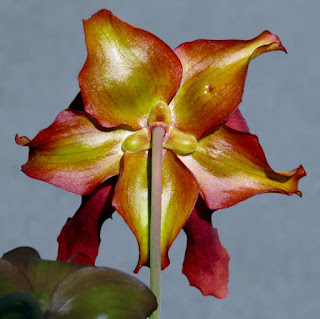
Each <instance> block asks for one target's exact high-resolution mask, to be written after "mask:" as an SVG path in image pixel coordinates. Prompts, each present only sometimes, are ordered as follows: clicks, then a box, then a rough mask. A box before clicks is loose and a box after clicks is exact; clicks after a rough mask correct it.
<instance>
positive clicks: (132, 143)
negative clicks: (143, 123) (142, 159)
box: [122, 128, 151, 153]
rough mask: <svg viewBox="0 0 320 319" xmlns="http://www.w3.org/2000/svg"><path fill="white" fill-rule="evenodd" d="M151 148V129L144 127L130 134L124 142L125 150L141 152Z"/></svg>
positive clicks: (123, 147)
mask: <svg viewBox="0 0 320 319" xmlns="http://www.w3.org/2000/svg"><path fill="white" fill-rule="evenodd" d="M150 148H151V142H150V131H149V129H148V128H144V129H142V130H140V131H137V132H136V133H134V134H132V135H129V136H128V137H127V138H126V139H125V140H124V141H123V143H122V149H123V151H128V152H131V153H139V152H142V151H146V150H149V149H150Z"/></svg>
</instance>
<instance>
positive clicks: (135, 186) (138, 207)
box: [113, 150, 198, 272]
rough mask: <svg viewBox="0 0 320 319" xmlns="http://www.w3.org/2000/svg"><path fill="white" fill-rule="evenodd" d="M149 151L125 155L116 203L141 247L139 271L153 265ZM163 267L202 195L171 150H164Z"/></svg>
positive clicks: (117, 208)
mask: <svg viewBox="0 0 320 319" xmlns="http://www.w3.org/2000/svg"><path fill="white" fill-rule="evenodd" d="M149 165H150V164H149V158H148V152H147V151H145V152H140V153H136V154H132V153H127V152H126V153H125V154H124V155H123V163H122V172H121V175H120V178H119V181H118V183H117V186H116V192H115V196H114V198H113V206H114V208H115V209H116V210H117V212H118V213H119V214H120V215H121V216H122V217H123V219H124V220H125V222H126V223H127V225H128V226H129V227H130V229H131V230H132V232H133V233H134V235H135V236H136V238H137V241H138V244H139V250H140V256H139V261H138V264H137V267H136V269H135V272H138V271H139V269H140V268H141V267H142V266H147V265H148V264H149V210H150V199H149V196H150V195H149V191H150V187H149V186H150V181H149V179H150V176H149V175H150V167H149ZM162 165H163V166H162V186H163V187H162V222H161V266H162V269H164V268H166V267H167V266H168V265H169V263H170V261H169V258H168V250H169V248H170V246H171V244H172V243H173V241H174V239H175V238H176V237H177V235H178V233H179V232H180V230H181V228H182V227H183V225H184V224H185V222H186V220H187V218H188V216H189V214H190V211H191V210H192V208H193V205H194V203H195V201H196V199H197V196H198V184H197V182H196V181H195V179H194V177H193V175H192V174H191V173H190V172H189V170H187V169H186V167H185V166H184V165H183V164H182V163H181V161H180V160H179V159H178V158H177V157H176V156H175V155H174V153H173V152H172V151H170V150H163V164H162Z"/></svg>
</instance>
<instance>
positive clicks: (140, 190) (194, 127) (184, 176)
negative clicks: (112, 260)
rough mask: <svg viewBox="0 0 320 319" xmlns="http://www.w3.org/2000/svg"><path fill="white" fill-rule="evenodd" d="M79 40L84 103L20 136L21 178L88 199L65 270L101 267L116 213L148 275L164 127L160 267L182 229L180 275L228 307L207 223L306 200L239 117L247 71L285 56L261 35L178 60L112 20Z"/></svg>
mask: <svg viewBox="0 0 320 319" xmlns="http://www.w3.org/2000/svg"><path fill="white" fill-rule="evenodd" d="M84 30H85V39H86V44H87V50H88V57H87V60H86V62H85V65H84V67H83V69H82V70H81V72H80V74H79V84H80V90H81V94H79V95H78V96H77V98H76V99H75V100H74V102H73V103H72V104H71V106H70V107H69V109H67V110H65V111H63V112H61V113H60V114H59V115H58V117H57V118H56V120H55V121H54V123H53V124H52V125H51V126H49V127H48V128H47V129H45V130H43V131H41V132H40V133H39V134H38V135H37V136H36V137H35V138H34V139H33V140H31V141H30V140H29V139H27V138H26V137H17V143H18V144H21V145H26V146H29V148H30V153H29V160H28V162H27V163H26V164H25V165H23V167H22V170H23V172H24V173H25V174H27V175H28V176H30V177H33V178H36V179H40V180H43V181H46V182H48V183H50V184H53V185H56V186H58V187H61V188H63V189H65V190H67V191H70V192H73V193H76V194H80V195H83V202H82V204H81V206H80V208H79V210H78V211H77V213H76V214H75V216H74V217H73V218H72V219H68V221H67V223H66V225H65V226H64V228H63V230H62V232H61V234H60V236H59V238H58V241H59V244H60V247H59V256H58V259H59V260H63V261H64V260H68V259H70V258H71V257H72V256H73V255H74V254H76V253H84V254H86V255H88V256H89V257H90V258H91V259H92V262H94V261H95V258H96V256H97V253H98V247H99V243H100V238H99V232H100V228H101V225H102V223H103V222H104V220H105V219H107V218H108V217H110V216H111V214H112V213H113V211H114V209H115V210H116V211H117V212H118V213H119V214H120V215H121V216H122V217H123V218H124V220H125V222H126V223H127V224H128V226H129V227H130V229H131V230H132V232H133V233H134V235H135V236H136V238H137V241H138V244H139V250H140V255H139V261H138V264H137V266H136V269H135V271H136V272H137V271H138V270H139V269H140V268H141V267H142V266H144V265H148V262H149V209H150V202H149V192H150V180H149V175H150V169H149V157H150V148H151V143H150V139H151V130H152V129H153V128H154V127H155V126H162V127H163V128H164V129H165V131H166V135H165V138H164V142H163V178H162V179H163V181H162V182H163V190H162V203H163V204H162V223H161V226H162V228H161V229H162V230H161V256H162V268H163V269H164V268H166V267H167V266H168V264H169V258H168V250H169V248H170V246H171V244H172V242H173V241H174V240H175V238H176V237H177V235H178V233H179V232H180V230H181V229H182V228H183V227H184V230H185V231H186V233H187V236H188V245H187V250H186V255H185V261H184V267H183V273H184V274H186V275H187V277H188V279H189V281H190V284H192V285H195V286H196V287H198V288H199V289H200V290H201V291H202V293H203V294H205V295H207V294H211V295H214V296H216V297H218V298H224V297H225V296H226V295H227V283H228V261H229V255H228V253H227V251H226V249H225V248H223V246H222V245H221V243H220V241H219V237H218V232H217V230H216V229H214V228H213V227H212V225H211V214H212V212H213V211H214V210H217V209H222V208H227V207H230V206H232V205H235V204H237V203H238V202H240V201H243V200H245V199H247V198H249V197H251V196H254V195H256V194H260V193H265V192H277V193H283V194H287V195H292V194H294V193H296V194H298V195H301V193H300V192H299V190H298V181H299V179H300V178H301V177H303V176H305V171H304V169H303V168H302V166H300V167H299V168H297V169H295V170H292V171H289V172H277V171H274V170H273V169H271V167H270V166H269V165H268V163H267V161H266V158H265V155H264V153H263V150H262V148H261V146H260V145H259V142H258V138H257V137H256V136H255V135H251V134H250V133H249V130H248V128H247V126H246V123H245V121H244V119H243V118H242V116H241V114H240V112H239V110H238V106H239V104H240V102H241V98H242V94H243V88H244V83H245V79H246V75H247V69H248V65H249V63H250V61H251V60H252V59H254V58H256V57H257V56H259V55H261V54H262V53H265V52H268V51H275V50H282V51H285V48H284V47H283V46H282V44H281V42H280V40H279V38H278V37H277V36H275V35H274V34H272V33H270V32H268V31H265V32H263V33H262V34H260V35H259V36H257V37H256V38H253V39H251V40H197V41H193V42H188V43H184V44H181V45H180V46H178V47H177V48H176V49H175V50H171V49H170V48H169V47H168V46H167V45H166V44H165V43H164V42H162V41H161V40H160V39H158V38H157V37H155V36H154V35H152V34H150V33H148V32H146V31H144V30H141V29H138V28H136V27H133V26H131V25H129V24H128V23H126V22H124V21H122V20H120V19H119V18H117V17H116V16H114V15H113V14H112V13H111V12H110V11H107V10H101V11H99V12H98V13H96V14H94V15H93V16H92V17H91V18H90V19H88V20H84ZM116 176H119V177H116Z"/></svg>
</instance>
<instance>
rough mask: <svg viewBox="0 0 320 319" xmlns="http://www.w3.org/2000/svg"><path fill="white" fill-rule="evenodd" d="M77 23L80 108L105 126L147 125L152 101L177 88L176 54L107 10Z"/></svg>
mask: <svg viewBox="0 0 320 319" xmlns="http://www.w3.org/2000/svg"><path fill="white" fill-rule="evenodd" d="M83 24H84V31H85V37H86V44H87V50H88V57H87V61H86V63H85V65H84V67H83V69H82V70H81V72H80V74H79V83H80V88H81V93H82V98H83V101H84V107H85V110H86V111H87V112H88V113H89V114H91V115H92V116H93V117H94V118H96V119H97V120H98V121H99V123H100V124H101V125H103V126H105V127H114V126H118V125H128V126H130V127H132V128H133V129H140V128H143V127H145V126H147V119H148V115H149V113H150V110H151V109H152V107H153V106H154V104H155V103H156V102H158V101H164V102H166V103H167V104H169V102H170V101H171V99H172V98H173V96H174V94H175V93H176V91H177V90H178V88H179V85H180V80H181V74H182V67H181V63H180V61H179V59H178V58H177V56H176V55H175V54H174V52H173V51H172V50H171V49H170V48H169V47H168V46H167V45H166V44H165V43H164V42H162V41H161V40H160V39H158V38H157V37H156V36H154V35H152V34H151V33H149V32H147V31H144V30H141V29H138V28H136V27H133V26H132V25H130V24H128V23H126V22H124V21H122V20H120V19H119V18H117V17H116V16H114V15H113V14H112V13H111V12H110V11H107V10H101V11H99V12H97V13H96V14H94V15H93V16H92V17H91V18H90V19H88V20H84V22H83Z"/></svg>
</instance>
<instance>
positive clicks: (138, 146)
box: [122, 101, 197, 156]
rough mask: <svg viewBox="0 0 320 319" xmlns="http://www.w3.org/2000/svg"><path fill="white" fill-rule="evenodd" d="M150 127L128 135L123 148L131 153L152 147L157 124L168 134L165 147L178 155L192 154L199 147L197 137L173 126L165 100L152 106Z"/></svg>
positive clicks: (164, 143)
mask: <svg viewBox="0 0 320 319" xmlns="http://www.w3.org/2000/svg"><path fill="white" fill-rule="evenodd" d="M148 124H149V127H147V128H143V129H141V130H139V131H137V132H135V133H134V134H132V135H130V136H128V137H127V138H126V139H125V140H124V142H123V143H122V149H123V150H124V151H128V152H131V153H139V152H142V151H145V150H149V149H150V148H151V131H152V129H153V128H154V127H156V126H162V127H163V128H164V129H165V131H166V135H165V137H164V141H163V147H164V148H166V149H170V150H172V151H174V152H175V153H176V154H177V155H181V156H186V155H190V154H192V153H193V152H194V151H195V150H196V148H197V139H196V138H195V137H194V136H193V135H191V134H188V133H184V132H182V131H180V130H178V129H177V128H175V127H173V126H171V111H170V108H169V106H168V105H167V104H166V103H165V102H163V101H159V102H157V103H156V104H155V105H154V107H153V108H152V110H151V112H150V115H149V118H148Z"/></svg>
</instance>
